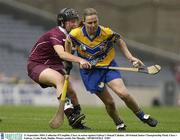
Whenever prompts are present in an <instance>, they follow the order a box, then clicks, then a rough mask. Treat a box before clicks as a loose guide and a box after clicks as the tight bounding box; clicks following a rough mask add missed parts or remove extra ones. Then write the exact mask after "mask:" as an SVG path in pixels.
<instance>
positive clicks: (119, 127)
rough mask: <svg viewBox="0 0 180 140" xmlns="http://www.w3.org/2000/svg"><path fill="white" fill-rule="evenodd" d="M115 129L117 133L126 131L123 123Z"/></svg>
mask: <svg viewBox="0 0 180 140" xmlns="http://www.w3.org/2000/svg"><path fill="white" fill-rule="evenodd" d="M116 129H117V130H118V131H125V130H126V125H125V124H124V123H121V124H119V125H117V126H116Z"/></svg>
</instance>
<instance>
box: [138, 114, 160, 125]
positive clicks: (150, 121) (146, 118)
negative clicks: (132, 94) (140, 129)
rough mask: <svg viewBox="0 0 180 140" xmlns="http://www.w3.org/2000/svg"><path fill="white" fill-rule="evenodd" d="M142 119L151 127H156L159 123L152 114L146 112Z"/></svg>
mask: <svg viewBox="0 0 180 140" xmlns="http://www.w3.org/2000/svg"><path fill="white" fill-rule="evenodd" d="M142 121H143V122H144V123H147V124H148V125H149V126H151V127H156V125H157V124H158V121H157V120H156V119H154V118H152V117H150V115H147V114H145V115H144V117H143V119H142Z"/></svg>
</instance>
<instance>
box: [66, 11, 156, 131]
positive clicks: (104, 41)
mask: <svg viewBox="0 0 180 140" xmlns="http://www.w3.org/2000/svg"><path fill="white" fill-rule="evenodd" d="M69 35H70V36H69V37H68V38H67V41H66V45H65V46H66V51H69V52H70V51H71V46H74V47H76V49H77V54H78V56H79V57H81V58H84V59H86V60H88V61H89V62H91V63H92V64H94V65H95V66H102V67H103V66H117V63H116V62H115V60H114V59H115V49H114V45H113V44H114V43H117V45H118V46H119V48H120V49H121V51H122V52H123V54H124V55H125V57H126V58H127V59H128V60H129V61H130V62H131V63H133V64H136V66H137V65H138V66H142V65H144V64H143V63H142V62H141V61H140V60H139V59H138V58H135V57H134V56H133V55H132V54H131V53H130V51H129V50H128V48H127V46H126V43H125V42H124V41H123V39H122V38H121V36H120V35H119V34H117V33H115V32H113V31H112V30H111V29H110V28H105V27H103V26H101V25H99V20H98V15H97V12H96V10H95V9H93V8H87V9H85V10H84V15H83V24H82V26H80V27H79V28H76V29H73V30H72V31H71V32H70V34H69ZM80 73H81V78H82V80H83V82H84V85H85V87H86V89H87V90H88V91H90V92H91V93H94V94H96V95H97V96H98V97H99V98H100V99H101V100H102V102H103V103H104V104H105V107H106V110H107V113H108V114H109V116H110V117H111V118H112V119H113V121H114V123H115V125H116V126H117V130H119V131H121V130H125V128H126V125H125V124H124V122H123V121H122V119H120V117H119V115H118V113H117V110H116V107H115V103H114V101H113V98H112V96H111V95H110V94H109V92H108V90H107V87H109V88H111V89H112V91H114V93H116V94H117V95H118V96H119V97H120V98H121V99H122V100H123V101H124V102H125V104H126V105H127V106H128V108H130V109H131V110H132V111H133V113H134V114H135V115H136V116H137V117H138V118H139V119H140V120H141V121H143V122H144V123H147V124H148V125H149V126H151V127H155V126H156V125H157V123H158V121H157V120H155V119H153V118H152V117H150V115H147V114H145V113H144V112H143V111H142V110H141V109H140V107H139V106H138V104H137V103H136V101H135V100H134V99H133V98H132V96H131V95H130V94H129V93H128V90H127V88H126V87H125V85H124V83H123V80H122V78H121V74H120V72H119V71H117V70H108V69H107V70H104V69H96V68H94V69H90V70H89V69H80Z"/></svg>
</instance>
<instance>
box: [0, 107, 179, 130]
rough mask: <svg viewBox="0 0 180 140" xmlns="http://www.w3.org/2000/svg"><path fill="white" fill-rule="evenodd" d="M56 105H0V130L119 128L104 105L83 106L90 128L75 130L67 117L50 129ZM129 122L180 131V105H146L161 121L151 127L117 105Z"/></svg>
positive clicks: (136, 126) (137, 127) (134, 127)
mask: <svg viewBox="0 0 180 140" xmlns="http://www.w3.org/2000/svg"><path fill="white" fill-rule="evenodd" d="M56 109H57V108H56V107H37V106H0V119H1V121H0V132H48V133H52V132H94V133H96V132H110V133H112V132H117V131H116V128H115V125H114V124H113V122H112V120H111V119H110V117H109V116H108V115H107V113H106V111H105V109H104V107H86V106H83V107H82V110H83V113H84V114H86V124H87V126H89V127H91V128H92V129H91V130H83V131H82V130H74V129H72V128H71V127H70V126H69V125H68V122H67V119H65V121H64V123H63V125H62V126H61V127H60V128H59V129H51V128H49V126H48V122H49V120H50V119H51V117H52V116H53V115H54V113H55V112H56ZM118 111H119V114H121V116H122V118H123V120H124V122H125V123H126V125H127V131H126V132H180V108H179V107H155V108H144V111H145V112H148V113H149V114H151V115H152V116H153V117H155V118H156V119H157V120H158V121H159V124H158V126H157V127H155V128H151V127H149V126H148V125H146V124H143V123H142V122H141V121H139V120H138V119H137V118H136V116H135V115H134V114H133V113H132V112H131V111H130V110H129V109H128V108H126V107H122V108H118Z"/></svg>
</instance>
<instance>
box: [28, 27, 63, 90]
mask: <svg viewBox="0 0 180 140" xmlns="http://www.w3.org/2000/svg"><path fill="white" fill-rule="evenodd" d="M66 36H67V32H66V30H65V29H63V28H61V27H55V28H53V29H51V30H50V31H48V32H47V33H45V34H44V35H43V36H41V37H40V38H39V40H38V41H37V43H36V44H35V45H34V47H33V48H32V50H31V52H30V55H29V57H28V65H27V71H28V75H29V77H30V78H31V79H33V80H34V81H35V82H37V83H39V84H40V85H41V86H42V87H47V86H46V85H43V84H41V83H40V82H39V75H40V73H41V72H42V71H43V70H45V69H46V68H51V69H54V70H56V71H58V72H59V73H61V74H63V75H64V70H63V69H64V66H63V63H62V59H61V58H60V57H59V56H58V54H57V53H56V52H55V50H54V48H53V46H54V45H62V46H64V43H65V39H66Z"/></svg>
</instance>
